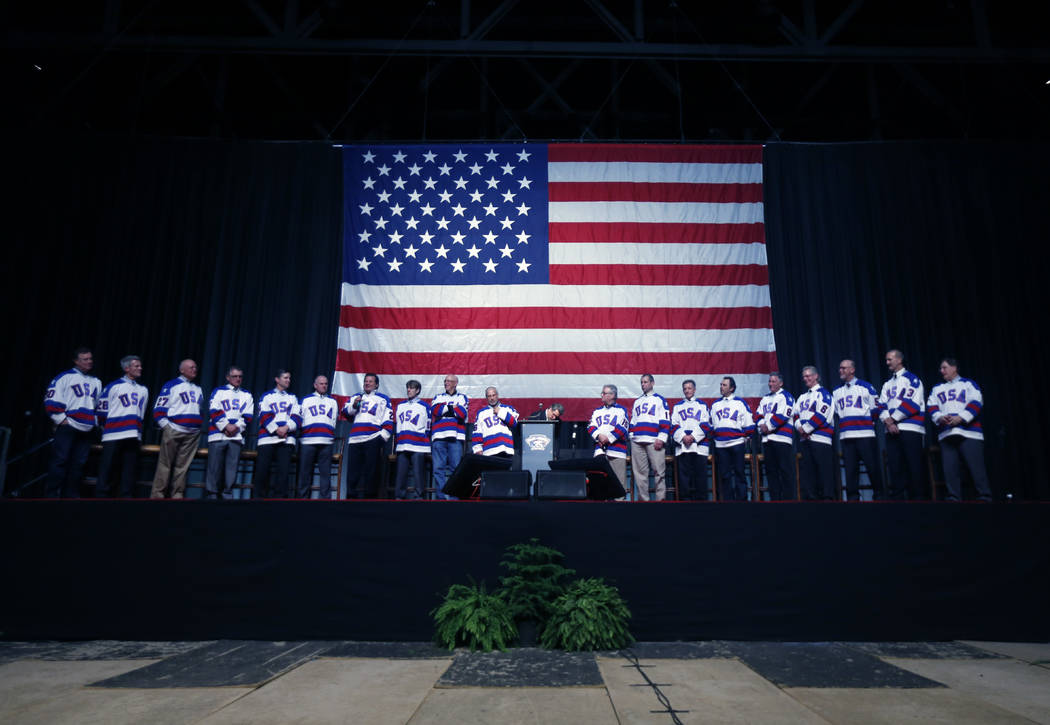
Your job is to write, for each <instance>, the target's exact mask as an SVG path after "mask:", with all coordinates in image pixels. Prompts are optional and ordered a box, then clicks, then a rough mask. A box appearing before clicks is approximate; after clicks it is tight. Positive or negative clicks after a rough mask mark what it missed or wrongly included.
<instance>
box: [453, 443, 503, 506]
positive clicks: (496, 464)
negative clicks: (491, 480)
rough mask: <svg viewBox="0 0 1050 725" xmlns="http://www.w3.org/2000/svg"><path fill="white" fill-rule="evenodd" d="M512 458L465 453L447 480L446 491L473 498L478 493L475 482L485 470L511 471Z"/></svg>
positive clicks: (457, 496) (460, 496)
mask: <svg viewBox="0 0 1050 725" xmlns="http://www.w3.org/2000/svg"><path fill="white" fill-rule="evenodd" d="M511 463H512V461H511V459H510V458H503V457H502V456H482V455H478V454H477V453H464V454H463V458H461V459H460V461H459V465H458V466H456V470H455V471H453V472H452V475H451V476H449V477H448V481H446V482H445V488H444V489H442V491H443V492H444V493H447V494H448V495H449V496H455V497H456V498H472V497H474V496H476V495H477V493H478V488H479V487H476V486H475V485H474V484H475V483H477V481H478V478H480V477H481V474H482V473H484V472H485V471H509V470H510V466H511Z"/></svg>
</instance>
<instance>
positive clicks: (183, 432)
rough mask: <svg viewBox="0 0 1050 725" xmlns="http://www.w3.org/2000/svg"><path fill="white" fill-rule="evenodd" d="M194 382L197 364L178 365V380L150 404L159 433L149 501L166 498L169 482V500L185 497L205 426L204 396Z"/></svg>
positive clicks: (184, 363) (165, 385) (185, 361)
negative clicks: (187, 483) (188, 476)
mask: <svg viewBox="0 0 1050 725" xmlns="http://www.w3.org/2000/svg"><path fill="white" fill-rule="evenodd" d="M196 379H197V363H195V362H194V361H193V360H183V361H182V362H181V363H179V376H178V377H177V378H174V379H172V380H169V381H168V382H166V383H164V387H162V388H161V389H160V394H159V395H158V396H157V400H156V402H155V403H154V404H153V420H154V422H155V423H156V424H157V426H158V427H160V430H161V433H160V455H159V456H158V458H157V472H156V473H155V474H154V476H153V490H152V491H151V492H150V498H164V497H165V496H166V495H168V483H169V480H170V483H171V492H170V495H171V497H172V498H183V497H184V496H185V495H186V472H187V471H189V469H190V464H191V463H193V456H194V455H195V454H196V453H197V444H198V441H199V440H200V435H201V425H202V423H203V422H204V416H202V415H201V402H202V401H203V400H204V392H203V391H202V390H201V388H200V386H199V385H197V384H196V383H195V382H193V381H194V380H196Z"/></svg>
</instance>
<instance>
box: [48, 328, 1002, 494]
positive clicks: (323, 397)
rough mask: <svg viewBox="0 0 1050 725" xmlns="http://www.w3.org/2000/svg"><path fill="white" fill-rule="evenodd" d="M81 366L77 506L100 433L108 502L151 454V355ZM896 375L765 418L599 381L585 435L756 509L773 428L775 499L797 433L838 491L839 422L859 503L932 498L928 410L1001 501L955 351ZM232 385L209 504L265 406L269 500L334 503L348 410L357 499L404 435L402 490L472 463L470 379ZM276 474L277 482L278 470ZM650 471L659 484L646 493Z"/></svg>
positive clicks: (171, 456) (809, 389) (171, 442)
mask: <svg viewBox="0 0 1050 725" xmlns="http://www.w3.org/2000/svg"><path fill="white" fill-rule="evenodd" d="M73 363H74V365H73V368H72V369H70V370H67V371H65V372H63V373H60V374H59V375H58V376H57V377H55V379H54V380H52V382H51V384H50V385H49V387H48V390H47V395H46V398H45V407H46V410H47V412H48V414H49V416H50V417H51V420H52V422H53V423H54V424H55V435H54V445H53V456H52V461H51V467H50V470H49V476H48V484H47V495H48V496H56V497H57V496H66V497H73V496H76V495H77V491H78V489H79V481H80V477H81V472H82V469H83V466H84V462H85V460H86V458H87V453H88V449H89V447H90V444H91V441H92V440H93V438H92V434H93V432H94V431H95V429H96V428H97V427H101V429H102V457H101V460H100V463H99V478H98V485H97V487H96V495H99V496H108V495H110V493H111V492H112V489H111V487H110V485H111V478H112V473H113V472H114V470H119V471H120V488H119V493H120V495H121V496H125V497H126V496H130V495H131V494H132V487H133V485H134V478H135V472H136V467H137V461H138V454H139V445H140V443H141V439H142V428H143V422H144V419H145V415H146V408H147V400H148V391H147V390H146V388H145V386H143V385H141V384H140V383H139V382H138V379H139V378H140V377H141V375H142V361H141V359H140V358H139V357H137V356H134V355H129V356H127V357H125V358H123V359H122V360H121V369H122V371H123V373H124V374H123V376H122V377H120V378H118V379H117V380H115V381H113V382H112V383H110V384H109V385H107V386H105V388H102V387H101V384H100V382H99V380H98V379H97V378H94V377H92V376H91V375H89V373H90V372H91V370H92V367H93V356H92V353H91V351H90V350H88V349H86V348H80V349H78V350H76V351H75V352H74V358H73ZM886 365H887V367H888V369H889V371H890V373H891V376H890V378H889V379H888V380H887V381H886V382H885V384H884V385H883V387H882V390H881V391H876V390H875V388H874V386H872V385H871V384H870V383H868V382H866V381H863V380H860V379H858V378H857V377H856V374H855V373H856V370H855V366H854V364H853V362H852V361H850V360H843V361H842V363H841V364H840V366H839V377H840V379H841V380H842V385H841V386H839V387H837V388H836V389H835V390H834V391H833V392H829V391H828V390H827V389H826V388H824V387H823V386H822V385H821V384H820V374H819V372H818V370H817V369H816V368H815V367H813V366H807V367H805V368H803V370H802V381H803V384H804V385H805V386H806V392H805V393H803V394H802V395H800V396H799V398H798V399H797V400H795V399H794V398H793V397H792V396H791V394H790V393H788V392H787V391H786V390H785V389H784V380H783V377H782V376H781V375H780V373H771V374H770V376H769V394H768V395H766V396H765V397H764V398H762V400H761V401H760V402H759V404H758V407H757V409H756V410H754V411H752V410H751V409H750V407H749V406H748V405H747V403H746V402H745V401H744V400H742V399H740V398H737V397H736V394H735V393H736V383H735V381H734V379H733V378H732V377H729V376H727V377H724V378H723V379H722V381H721V384H720V390H719V392H720V394H721V397H720V398H718V399H717V400H715V401H714V402H712V404H711V405H710V406H708V404H707V403H705V402H704V401H703V400H700V399H699V398H697V397H696V384H695V382H694V381H693V380H685V381H683V382H682V393H683V396H684V397H683V398H682V400H681V401H679V402H678V403H676V404H675V405H674V406H670V405H669V404H668V402H667V400H666V399H665V398H664V397H663V396H661V395H659V394H657V393H656V392H655V391H654V386H655V380H654V378H653V376H652V375H650V374H645V375H642V376H641V380H640V384H641V388H642V395H641V396H640V397H638V398H637V399H636V400H635V401H634V403H633V405H632V407H631V411H630V412H628V411H627V409H626V408H624V407H623V406H622V405H621V404H620V403H619V402H618V390H617V388H616V386H615V385H612V384H609V385H605V386H603V388H602V392H601V404H600V405H599V406H598V407H597V408H596V409H595V410H594V412H593V413H592V415H591V419H590V421H589V425H588V428H587V430H588V433H589V434H590V437H591V438H592V439H593V440H594V455H595V456H605V457H606V458H607V459H608V461H609V463H610V466H611V468H612V469H613V471H614V472H615V473H616V475H617V476H618V477H619V479H620V481H621V483H624V484H626V480H627V476H626V474H627V459H628V451H630V460H631V463H632V474H633V479H634V481H635V485H636V488H637V494H638V498H639V499H641V500H643V501H649V500H654V501H661V500H664V498H665V496H666V484H665V476H666V470H665V463H666V457H667V449H668V448H670V447H671V442H672V441H673V444H674V445H673V448H674V460H675V463H676V466H677V471H678V497H679V498H680V499H693V500H706V499H707V498H708V481H707V460H708V455H709V454H710V453H711V449H712V447H713V450H714V454H715V460H716V465H717V470H718V472H719V474H720V475H719V478H720V486H719V490H720V498H721V499H722V500H745V499H746V498H747V493H746V478H745V473H744V451H745V443H747V441H748V440H749V439H751V438H752V437H753V436H755V435H756V433H757V434H759V435H760V437H761V441H762V451H763V453H764V458H765V463H766V471H767V479H768V483H769V492H770V498H771V499H773V500H789V499H793V498H795V474H794V461H795V439H796V436H797V438H798V448H799V452H800V453H801V457H800V481H799V483H800V488H801V492H802V497H803V498H804V499H807V500H820V499H824V500H831V499H834V498H837V492H838V486H837V485H836V476H837V471H838V466H837V463H836V461H835V457H834V452H833V436H834V433H835V424H836V422H837V424H838V437H839V443H840V447H841V450H842V455H843V461H844V464H845V474H846V494H847V498H848V499H850V500H858V499H859V498H860V492H859V465H860V462H861V461H863V462H864V464H865V467H866V468H867V470H868V474H869V479H870V481H871V484H872V489H873V493H874V497H875V498H876V499H879V498H895V499H906V498H910V499H921V498H925V497H926V489H925V486H924V484H923V481H924V480H925V477H924V476H923V475H922V449H923V435H924V432H925V417H926V415H927V413H928V414H929V416H930V419H931V420H932V422H933V424H934V425H935V426H936V427H937V428H938V429H939V434H938V438H939V441H940V444H941V448H942V458H943V465H944V472H945V479H946V484H947V489H948V499H949V500H959V499H960V498H961V491H962V484H961V468H962V465H965V466H966V467H967V468H968V470H969V472H970V475H971V477H972V479H973V481H974V484H975V487H976V489H977V494H978V497H979V498H980V499H982V500H990V498H991V492H990V489H989V485H988V479H987V474H986V472H985V466H984V459H983V447H982V441H983V433H982V430H981V423H980V413H981V406H982V398H981V392H980V388H979V387H978V386H977V384H976V383H974V382H973V381H972V380H968V379H966V378H963V377H961V376H960V375H959V373H958V363H957V362H956V361H955V360H954V359H952V358H945V359H943V360H942V361H941V366H940V372H941V375H942V377H943V378H944V382H942V383H940V384H939V385H937V386H936V387H934V388H933V390H932V391H931V394H930V396H929V398H928V399H924V395H923V385H922V381H921V380H919V378H918V377H917V376H915V375H914V374H912V373H911V372H909V371H907V370H906V369H905V368H904V365H903V355H902V354H901V352H900V351H899V350H891V351H889V352H888V353H887V354H886ZM196 376H197V365H196V363H195V362H194V361H192V360H184V361H183V362H182V363H181V364H180V366H179V375H178V377H176V378H174V379H172V380H170V381H168V382H167V383H165V385H164V386H163V387H162V389H161V391H160V393H159V394H158V396H157V398H156V400H155V401H154V407H153V418H154V420H155V421H156V423H157V425H158V426H159V427H160V428H161V431H162V433H161V444H160V452H159V457H158V464H157V470H156V474H155V477H154V481H153V488H152V494H151V495H152V497H154V498H163V497H165V496H166V495H170V496H171V497H172V498H182V497H183V496H184V495H185V487H186V474H187V471H188V469H189V466H190V463H191V462H192V460H193V457H194V455H195V453H196V451H197V446H198V441H199V436H200V431H201V428H202V427H203V421H204V417H203V415H202V412H201V411H202V404H203V403H204V396H203V391H202V390H201V388H200V387H199V386H198V385H197V384H196V383H195V382H194V380H195V379H196ZM226 381H227V383H226V385H223V386H220V387H218V388H216V389H215V390H214V391H213V392H212V394H211V396H210V398H209V399H208V403H207V410H208V420H209V425H208V469H207V477H206V484H205V489H206V496H207V497H211V498H215V497H226V498H232V497H233V495H234V491H233V485H234V483H235V481H236V476H237V470H238V462H239V458H240V453H241V448H242V447H243V445H244V433H245V430H246V429H247V427H248V425H249V424H250V423H251V422H252V420H253V418H254V413H255V411H256V409H257V410H258V419H259V420H258V431H259V432H258V438H257V458H256V464H255V472H254V475H253V494H254V496H256V497H261V498H267V497H285V496H297V497H300V498H308V497H309V496H310V494H311V484H312V480H313V474H314V467H315V466H316V467H317V470H318V479H319V482H320V495H321V498H330V497H331V457H332V447H333V442H334V438H335V432H336V423H337V421H338V419H339V417H343V418H346V419H348V420H349V421H350V432H349V435H348V438H347V449H346V452H347V457H348V466H347V470H348V482H347V490H348V491H349V492H350V494H351V496H353V497H355V498H364V497H370V496H374V495H375V493H376V482H377V479H376V475H375V474H376V471H377V469H378V467H379V463H380V460H381V457H382V453H383V451H384V450H385V444H386V443H387V442H388V441H389V440H390V438H391V437H392V436H394V437H395V450H396V451H397V453H398V457H397V477H396V481H397V483H396V488H395V491H396V496H397V498H402V499H414V498H420V497H421V496H422V495H423V492H424V491H425V484H424V468H425V466H424V456H425V455H426V454H427V453H430V454H432V458H433V472H434V482H433V486H434V488H435V489H436V491H438V493H437V494H436V495H437V496H438V497H439V498H447V497H446V496H445V494H443V493H440V491H441V489H442V488H443V486H444V483H445V481H446V480H447V478H448V476H449V475H450V474H451V472H452V471H453V470H454V469H455V467H456V465H457V464H458V463H459V460H460V457H461V455H462V452H463V446H464V441H465V438H466V428H467V425H466V423H467V417H468V412H467V411H468V408H469V400H468V398H467V396H466V395H465V394H463V393H461V392H459V391H458V389H457V386H458V383H459V381H458V378H457V377H456V376H455V375H448V376H446V377H445V380H444V387H445V392H444V393H441V394H440V395H438V396H436V397H435V398H434V399H433V400H432V401H430V402H429V403H426V402H425V401H423V400H421V399H420V397H419V395H420V393H421V386H420V384H419V382H418V381H415V380H410V381H409V382H408V385H407V387H406V399H405V400H404V401H402V402H401V403H399V404H398V406H397V408H396V410H395V409H394V407H393V405H392V403H391V400H390V398H389V397H388V396H386V395H385V394H383V393H380V392H379V384H380V380H379V376H378V375H375V374H373V373H369V374H366V375H365V376H364V379H363V389H362V391H361V392H359V393H356V394H354V395H352V396H350V398H349V399H348V400H347V402H346V404H345V405H344V406H343V408H342V410H341V411H337V408H338V406H337V403H336V401H335V400H334V399H333V398H332V397H331V396H329V395H328V379H327V378H326V377H325V376H323V375H319V376H317V377H316V378H315V379H314V383H313V387H314V392H313V393H312V394H310V395H308V396H306V397H304V398H303V399H302V400H301V401H300V400H299V399H298V398H296V396H295V395H293V394H292V393H290V392H288V388H289V387H290V385H291V374H290V373H289V372H288V371H285V370H278V371H277V374H276V375H275V377H274V383H275V387H274V389H273V390H270V391H269V392H267V393H266V394H265V395H263V396H262V397H260V398H259V400H258V402H257V403H256V401H255V399H254V398H253V396H252V394H251V393H249V392H248V391H247V390H245V389H244V388H243V387H242V381H243V371H242V370H241V369H240V368H238V367H236V366H232V367H230V368H229V370H228V371H227V374H226ZM486 403H487V404H486V405H485V406H484V407H482V408H481V409H480V410H479V411H478V412H477V414H476V415H475V417H474V421H473V432H472V437H471V442H470V444H471V450H472V451H473V452H475V453H479V454H482V455H494V456H505V457H510V456H512V455H513V453H514V435H513V431H514V428H515V427H516V426H517V423H518V413H517V411H516V410H515V409H514V408H513V407H512V406H510V405H508V404H506V403H504V402H502V401H501V400H500V398H499V392H498V390H496V388H494V387H490V388H488V389H487V390H486ZM562 411H563V406H561V405H560V404H557V403H555V404H554V405H552V406H551V407H550V408H548V409H546V410H543V411H538V413H537V415H539V416H542V417H544V418H546V419H548V420H554V421H557V420H558V419H559V418H560V415H561V413H562ZM876 421H881V423H882V425H883V426H884V427H885V432H886V441H887V451H888V455H889V464H890V470H891V476H892V478H891V482H890V485H889V487H888V488H884V486H883V482H882V476H881V465H879V463H878V452H877V446H876V435H875V423H876ZM297 440H298V441H299V444H300V446H299V451H300V453H299V472H298V475H297V477H296V482H295V483H294V485H293V486H289V485H288V475H289V471H290V462H291V454H292V450H293V449H294V448H295V447H296V441H297ZM274 463H276V467H277V477H276V479H274V484H273V485H272V486H271V476H270V474H271V468H272V467H273V464H274ZM650 474H651V475H652V486H650V484H649V480H650Z"/></svg>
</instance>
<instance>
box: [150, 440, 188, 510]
mask: <svg viewBox="0 0 1050 725" xmlns="http://www.w3.org/2000/svg"><path fill="white" fill-rule="evenodd" d="M199 438H200V433H180V432H178V431H176V430H175V429H173V428H172V427H171V426H170V425H168V426H165V427H164V432H162V433H161V435H160V456H159V457H158V458H157V472H156V474H154V476H153V491H152V492H151V493H150V498H164V493H165V491H166V490H167V488H168V478H169V477H170V478H171V497H172V498H183V497H184V496H185V495H186V472H187V471H189V470H190V464H191V463H193V456H194V454H196V453H197V441H198V439H199Z"/></svg>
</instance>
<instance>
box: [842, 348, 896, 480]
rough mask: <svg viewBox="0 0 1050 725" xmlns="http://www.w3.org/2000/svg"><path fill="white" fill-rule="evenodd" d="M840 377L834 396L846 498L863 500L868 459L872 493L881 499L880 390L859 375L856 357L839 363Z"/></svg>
mask: <svg viewBox="0 0 1050 725" xmlns="http://www.w3.org/2000/svg"><path fill="white" fill-rule="evenodd" d="M839 378H840V379H841V380H842V385H840V386H839V387H837V388H835V390H834V392H832V394H831V398H832V400H834V402H835V417H836V418H838V422H839V448H841V449H842V463H843V466H844V468H845V470H846V499H847V500H849V501H859V500H860V462H861V461H864V467H865V468H867V469H868V480H870V481H871V489H872V496H873V497H874V498H875V499H876V500H878V499H881V498H883V493H882V461H881V460H879V446H878V443H877V442H876V440H875V417H876V416H877V415H878V403H877V402H876V398H877V397H878V393H877V392H876V391H875V387H874V386H873V385H872V384H871V383H869V382H868V381H866V380H861V379H860V378H858V377H857V365H856V363H854V362H853V361H852V360H849V359H846V360H843V361H842V362H840V363H839Z"/></svg>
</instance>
